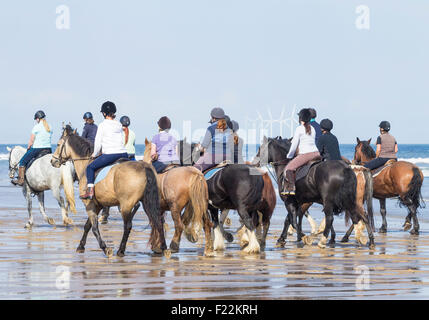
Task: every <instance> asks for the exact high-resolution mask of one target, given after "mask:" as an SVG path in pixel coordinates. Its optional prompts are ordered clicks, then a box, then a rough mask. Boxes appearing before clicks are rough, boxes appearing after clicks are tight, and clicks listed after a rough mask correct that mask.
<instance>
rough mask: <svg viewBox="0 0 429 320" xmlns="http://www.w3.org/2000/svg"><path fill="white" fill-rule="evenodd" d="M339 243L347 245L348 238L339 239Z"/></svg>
mask: <svg viewBox="0 0 429 320" xmlns="http://www.w3.org/2000/svg"><path fill="white" fill-rule="evenodd" d="M341 242H342V243H347V242H349V238H347V237H343V238H342V239H341Z"/></svg>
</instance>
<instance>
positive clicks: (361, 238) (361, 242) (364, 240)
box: [357, 236, 368, 246]
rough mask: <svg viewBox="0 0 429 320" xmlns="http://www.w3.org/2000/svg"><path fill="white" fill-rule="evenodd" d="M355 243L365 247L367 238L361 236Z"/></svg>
mask: <svg viewBox="0 0 429 320" xmlns="http://www.w3.org/2000/svg"><path fill="white" fill-rule="evenodd" d="M357 241H358V242H359V243H360V244H361V245H363V246H366V244H367V243H368V238H367V237H365V236H362V237H359V238H358V239H357Z"/></svg>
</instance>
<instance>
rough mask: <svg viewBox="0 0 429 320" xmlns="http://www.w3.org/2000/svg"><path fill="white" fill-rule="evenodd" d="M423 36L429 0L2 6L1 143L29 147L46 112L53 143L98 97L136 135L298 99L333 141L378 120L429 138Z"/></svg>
mask: <svg viewBox="0 0 429 320" xmlns="http://www.w3.org/2000/svg"><path fill="white" fill-rule="evenodd" d="M360 5H365V6H366V8H368V9H369V12H367V11H365V12H367V13H368V14H367V15H365V16H363V15H362V11H359V10H358V11H356V10H357V7H359V6H360ZM59 6H66V8H68V12H69V25H68V26H69V28H68V29H67V28H66V29H61V26H65V25H67V23H66V22H65V21H64V20H62V18H63V17H64V14H63V13H64V11H61V12H59V13H57V11H56V10H57V8H58V7H59ZM362 17H363V18H362ZM362 19H364V20H362ZM362 21H364V22H365V23H367V22H368V21H369V29H366V28H364V29H362V28H358V27H357V23H358V25H360V26H362ZM359 23H360V24H359ZM59 26H60V27H59ZM365 26H368V25H365ZM428 33H429V1H427V0H414V1H394V0H360V1H354V0H336V1H334V0H325V1H322V0H305V1H303V0H296V1H288V0H216V1H215V0H180V1H177V0H135V1H131V0H124V1H106V0H91V1H80V0H55V1H54V0H43V1H30V0H27V1H23V0H15V1H2V2H1V4H0V39H1V47H0V108H1V110H2V115H3V121H2V125H1V126H0V143H3V144H13V143H27V142H28V140H29V137H30V134H31V129H32V127H33V125H34V124H35V122H34V120H33V116H34V113H35V112H36V111H37V110H39V109H42V110H44V111H45V113H46V114H47V120H48V122H49V123H50V124H51V126H52V127H53V130H54V136H53V141H52V142H53V144H56V142H57V140H58V138H59V135H60V133H61V126H62V122H63V121H65V122H67V123H68V122H71V124H72V125H73V126H74V127H77V128H78V130H79V131H82V127H83V120H82V116H83V114H84V113H85V112H86V111H91V112H92V113H93V114H94V115H95V121H96V122H97V123H99V122H101V121H102V117H101V114H100V112H99V111H100V108H101V104H102V103H103V102H104V101H107V100H110V101H113V102H115V104H116V105H117V107H118V116H119V117H120V116H122V115H128V116H129V117H130V118H131V127H132V129H133V130H134V131H135V132H136V136H137V143H144V138H145V137H148V138H150V137H152V136H153V135H154V134H155V133H156V132H157V129H158V128H157V120H158V119H159V118H160V117H162V116H165V115H167V116H168V117H170V119H171V120H172V123H173V128H174V129H175V130H176V131H177V132H178V133H179V134H182V135H183V134H184V129H183V127H184V125H183V124H184V123H185V124H189V123H190V124H191V129H189V128H187V129H186V130H188V131H190V132H191V133H192V136H193V140H198V138H199V136H201V135H203V133H204V130H205V129H206V127H207V125H208V124H207V122H208V120H209V114H210V110H211V109H212V108H213V107H217V106H220V107H222V108H224V110H225V111H226V113H227V114H228V115H229V116H230V117H231V118H232V119H235V120H237V121H238V122H239V123H240V132H241V134H243V135H246V132H247V131H246V127H249V125H248V123H247V121H246V119H248V118H251V119H254V118H256V117H257V114H258V112H259V113H260V114H261V115H262V116H263V117H264V119H268V110H270V111H271V114H272V116H273V118H274V119H278V118H279V116H280V113H281V110H282V108H283V107H284V108H285V109H286V111H287V113H288V114H290V113H291V111H292V108H293V106H296V108H297V111H299V109H300V108H304V107H314V108H315V109H316V110H317V111H318V120H319V121H320V120H321V119H323V118H329V119H331V120H332V121H333V122H334V130H333V133H334V134H336V135H337V137H338V139H339V141H340V143H354V142H355V141H356V137H359V138H361V139H369V138H373V141H374V139H375V138H376V137H377V135H378V124H379V123H380V122H381V121H382V120H388V121H390V122H391V125H392V130H391V133H392V134H393V135H394V136H395V137H396V139H397V141H398V143H400V144H401V143H429V128H428V127H426V126H425V124H424V123H426V122H427V119H428V118H429V108H428V104H429V102H428V101H429V76H428V75H429V61H428V57H429V42H428V38H429V37H428V35H429V34H428ZM275 128H276V127H275ZM186 130H185V131H186ZM276 130H277V129H275V132H274V133H273V134H275V135H277V134H278V131H276ZM240 132H239V133H240ZM285 132H286V135H290V130H285Z"/></svg>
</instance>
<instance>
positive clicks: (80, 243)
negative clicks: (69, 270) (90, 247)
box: [76, 218, 92, 253]
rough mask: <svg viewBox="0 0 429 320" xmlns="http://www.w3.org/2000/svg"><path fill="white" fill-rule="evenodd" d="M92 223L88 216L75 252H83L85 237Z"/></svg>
mask: <svg viewBox="0 0 429 320" xmlns="http://www.w3.org/2000/svg"><path fill="white" fill-rule="evenodd" d="M91 227H92V224H91V220H90V219H89V218H88V219H87V220H86V223H85V226H84V227H83V235H82V239H81V240H80V242H79V246H78V247H77V249H76V252H79V253H84V252H85V244H86V238H87V237H88V232H89V230H91Z"/></svg>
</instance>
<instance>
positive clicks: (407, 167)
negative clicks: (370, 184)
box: [353, 138, 424, 235]
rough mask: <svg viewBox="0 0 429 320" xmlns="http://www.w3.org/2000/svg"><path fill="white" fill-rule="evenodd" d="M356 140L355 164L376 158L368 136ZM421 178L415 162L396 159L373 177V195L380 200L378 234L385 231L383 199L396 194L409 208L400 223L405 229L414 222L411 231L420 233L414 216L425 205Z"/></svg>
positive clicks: (409, 227)
mask: <svg viewBox="0 0 429 320" xmlns="http://www.w3.org/2000/svg"><path fill="white" fill-rule="evenodd" d="M356 141H357V145H356V147H355V155H354V160H353V161H354V163H356V164H365V163H367V162H369V161H371V160H372V159H375V157H376V154H375V151H374V149H373V148H372V147H371V139H369V140H368V141H361V140H360V139H359V138H356ZM423 179H424V176H423V173H422V171H421V170H420V169H419V168H418V167H417V166H416V165H414V164H412V163H410V162H407V161H396V162H394V163H393V164H391V165H388V166H387V167H386V168H385V169H383V170H382V171H381V172H379V173H378V174H377V175H375V176H374V177H373V180H374V198H376V199H378V200H379V201H380V214H381V217H382V219H383V223H382V225H381V228H380V230H379V232H380V233H386V232H387V220H386V213H387V211H386V199H387V198H394V197H398V198H399V204H400V205H401V206H406V207H407V208H408V215H407V217H406V219H405V223H404V225H403V227H404V231H408V230H409V229H411V227H412V226H413V225H414V228H413V229H412V230H411V231H410V233H411V234H414V235H418V234H419V228H420V226H419V221H418V219H417V209H419V208H422V207H423V206H424V201H423V198H422V194H421V188H422V184H423ZM411 218H412V219H413V224H412V223H411Z"/></svg>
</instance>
